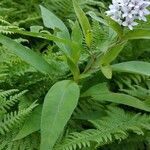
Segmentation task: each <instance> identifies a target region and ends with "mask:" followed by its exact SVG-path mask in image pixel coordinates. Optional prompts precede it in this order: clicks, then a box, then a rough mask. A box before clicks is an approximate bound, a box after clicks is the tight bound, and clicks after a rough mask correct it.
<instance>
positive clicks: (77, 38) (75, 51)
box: [71, 21, 83, 64]
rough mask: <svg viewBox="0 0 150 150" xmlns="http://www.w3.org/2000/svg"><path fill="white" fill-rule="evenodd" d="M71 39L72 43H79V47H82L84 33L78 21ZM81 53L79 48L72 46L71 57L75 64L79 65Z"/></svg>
mask: <svg viewBox="0 0 150 150" xmlns="http://www.w3.org/2000/svg"><path fill="white" fill-rule="evenodd" d="M71 39H72V41H74V42H76V43H78V45H81V46H82V40H83V35H82V31H81V29H80V26H79V24H78V22H77V21H76V22H75V23H74V24H73V27H72V34H71ZM80 53H81V48H80V47H79V46H78V47H77V46H72V56H71V57H72V59H73V60H74V62H75V64H76V63H78V61H79V58H80Z"/></svg>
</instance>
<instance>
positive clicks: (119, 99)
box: [82, 83, 150, 112]
mask: <svg viewBox="0 0 150 150" xmlns="http://www.w3.org/2000/svg"><path fill="white" fill-rule="evenodd" d="M82 96H83V97H92V98H93V99H94V100H96V101H100V102H104V101H106V102H112V103H116V104H123V105H127V106H131V107H134V108H138V109H141V110H145V111H148V112H150V106H148V105H147V104H146V103H144V102H142V101H140V100H139V99H138V98H135V97H133V96H130V95H127V94H122V93H113V92H111V91H109V89H108V87H107V85H106V83H100V84H97V85H95V86H93V87H91V88H89V89H88V90H87V91H85V93H83V95H82Z"/></svg>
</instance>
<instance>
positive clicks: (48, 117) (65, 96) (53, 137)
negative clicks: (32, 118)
mask: <svg viewBox="0 0 150 150" xmlns="http://www.w3.org/2000/svg"><path fill="white" fill-rule="evenodd" d="M79 93H80V89H79V86H78V85H77V84H76V83H75V82H73V81H70V80H64V81H60V82H57V83H56V84H55V85H54V86H52V88H51V89H50V90H49V92H48V93H47V95H46V97H45V100H44V105H43V110H42V120H41V150H52V149H53V146H54V144H55V143H56V141H57V139H58V137H59V136H60V134H61V133H62V132H63V129H64V127H65V125H66V124H67V122H68V120H69V119H70V117H71V115H72V113H73V111H74V109H75V108H76V106H77V103H78V99H79Z"/></svg>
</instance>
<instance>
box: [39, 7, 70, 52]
mask: <svg viewBox="0 0 150 150" xmlns="http://www.w3.org/2000/svg"><path fill="white" fill-rule="evenodd" d="M40 8H41V13H42V19H43V22H44V25H45V27H47V28H51V29H53V30H55V31H57V34H56V35H57V37H59V38H64V39H70V34H69V31H68V29H67V27H66V26H65V24H64V23H63V22H62V21H61V20H60V19H59V18H58V17H57V16H56V15H55V14H53V13H52V12H51V11H49V10H48V9H46V8H45V7H43V6H41V5H40ZM55 43H56V44H57V46H58V47H59V48H60V49H61V50H63V52H64V53H65V54H66V55H70V54H71V49H70V47H69V46H68V45H66V44H62V43H60V42H55Z"/></svg>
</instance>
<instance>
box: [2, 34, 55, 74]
mask: <svg viewBox="0 0 150 150" xmlns="http://www.w3.org/2000/svg"><path fill="white" fill-rule="evenodd" d="M0 43H2V44H3V45H4V46H5V47H6V48H7V49H8V50H10V51H12V52H13V53H14V54H16V55H17V56H19V57H20V58H21V59H22V60H24V61H25V62H27V63H28V64H30V65H32V66H33V67H35V68H36V69H37V70H38V71H40V72H42V73H45V74H50V73H51V71H54V70H55V68H53V67H51V66H50V65H49V64H48V63H47V62H46V61H45V60H44V59H43V58H42V56H40V55H38V54H37V53H35V52H33V51H32V50H30V49H28V48H26V47H24V46H23V45H21V44H20V43H17V42H16V41H14V40H12V39H11V38H8V37H6V36H4V35H2V34H0Z"/></svg>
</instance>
